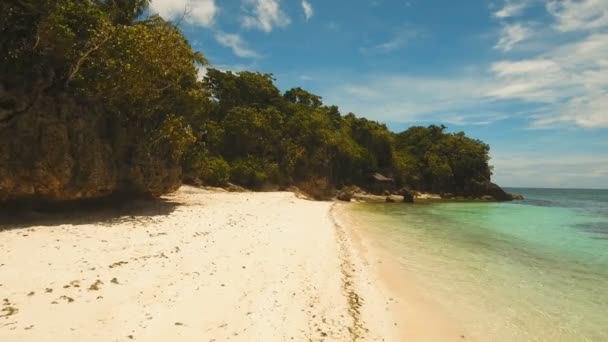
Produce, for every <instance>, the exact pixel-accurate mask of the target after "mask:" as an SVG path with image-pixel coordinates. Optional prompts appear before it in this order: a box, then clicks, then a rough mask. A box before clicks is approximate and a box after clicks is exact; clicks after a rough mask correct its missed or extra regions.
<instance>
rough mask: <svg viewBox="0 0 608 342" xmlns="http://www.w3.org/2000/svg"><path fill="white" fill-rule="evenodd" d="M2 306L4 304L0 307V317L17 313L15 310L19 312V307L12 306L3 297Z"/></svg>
mask: <svg viewBox="0 0 608 342" xmlns="http://www.w3.org/2000/svg"><path fill="white" fill-rule="evenodd" d="M3 306H4V308H2V310H0V312H2V315H0V317H4V318H8V317H10V316H12V315H15V314H17V312H19V309H17V308H16V307H14V306H12V304H11V302H9V300H8V299H4V304H3Z"/></svg>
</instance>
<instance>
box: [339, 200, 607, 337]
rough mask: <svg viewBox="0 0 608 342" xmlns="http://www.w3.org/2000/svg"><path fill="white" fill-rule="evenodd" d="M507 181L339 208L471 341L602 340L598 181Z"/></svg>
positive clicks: (603, 236) (603, 275) (603, 209)
mask: <svg viewBox="0 0 608 342" xmlns="http://www.w3.org/2000/svg"><path fill="white" fill-rule="evenodd" d="M508 190H509V191H511V192H516V193H521V194H523V195H524V196H525V197H526V199H525V200H523V201H515V202H505V203H480V202H443V203H442V202H434V203H433V202H428V203H419V204H414V205H404V204H356V205H352V206H350V209H348V210H349V211H351V212H352V213H351V214H352V215H353V216H354V217H355V218H356V219H357V221H358V222H360V229H364V230H365V234H371V235H373V240H374V241H375V244H376V247H378V248H382V249H383V250H385V251H387V252H389V253H390V255H391V256H392V257H393V258H394V261H395V264H396V265H397V267H399V268H403V270H405V271H407V274H413V275H415V278H416V279H415V281H417V282H418V283H419V284H420V285H421V286H422V287H423V288H425V289H428V291H429V294H430V295H432V296H433V297H434V298H435V299H437V300H438V301H440V302H441V303H443V304H444V306H445V307H446V308H447V310H448V311H451V314H453V316H455V317H458V318H459V319H460V320H461V321H462V324H463V325H464V326H465V327H466V328H467V329H468V330H470V331H471V333H472V337H474V338H476V339H477V340H484V341H608V190H574V189H524V188H519V189H508ZM403 281H404V282H406V281H411V279H403Z"/></svg>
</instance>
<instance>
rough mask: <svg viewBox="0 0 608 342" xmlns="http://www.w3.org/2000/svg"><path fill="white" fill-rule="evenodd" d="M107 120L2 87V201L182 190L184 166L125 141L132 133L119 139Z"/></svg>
mask: <svg viewBox="0 0 608 342" xmlns="http://www.w3.org/2000/svg"><path fill="white" fill-rule="evenodd" d="M21 94H36V93H35V92H34V93H32V92H25V91H24V92H22V93H21ZM108 117H109V116H108V115H107V113H102V112H100V111H99V110H96V108H95V106H91V105H86V104H79V103H77V102H76V101H75V100H73V99H72V98H70V97H67V96H65V95H61V94H54V95H48V94H43V93H38V95H19V93H17V94H16V93H15V92H8V91H6V90H5V88H4V87H3V86H2V85H1V82H0V201H10V200H50V201H57V200H76V199H90V198H98V197H103V196H107V195H110V194H115V193H120V192H124V193H129V194H145V195H152V196H158V195H161V194H163V193H166V192H170V191H173V190H175V189H177V188H178V187H179V185H180V183H181V179H180V178H181V167H180V165H179V164H178V163H176V162H173V161H172V160H171V159H172V158H170V157H169V158H167V153H166V151H157V152H156V153H150V152H149V151H148V152H144V151H142V150H141V149H138V148H135V147H134V146H133V145H132V144H130V143H124V142H123V140H124V139H128V134H127V135H126V136H127V138H125V137H124V136H123V137H122V139H123V140H120V139H119V135H118V134H116V132H117V131H120V129H117V127H115V123H112V122H111V120H109V119H108Z"/></svg>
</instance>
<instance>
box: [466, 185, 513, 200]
mask: <svg viewBox="0 0 608 342" xmlns="http://www.w3.org/2000/svg"><path fill="white" fill-rule="evenodd" d="M464 196H465V197H473V198H479V199H483V200H488V201H490V200H494V201H512V200H514V199H522V198H523V196H521V195H519V197H521V198H519V197H517V196H514V195H512V194H509V193H507V192H505V191H504V190H503V189H502V188H501V187H500V186H498V185H496V184H494V183H492V182H490V181H486V182H481V183H477V184H472V185H469V186H468V187H467V189H466V190H465V193H464Z"/></svg>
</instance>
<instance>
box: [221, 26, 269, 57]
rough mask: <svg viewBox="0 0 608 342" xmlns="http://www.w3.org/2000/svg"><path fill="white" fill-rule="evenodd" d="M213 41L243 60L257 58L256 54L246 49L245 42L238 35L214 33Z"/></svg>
mask: <svg viewBox="0 0 608 342" xmlns="http://www.w3.org/2000/svg"><path fill="white" fill-rule="evenodd" d="M215 40H217V42H218V43H220V44H221V45H223V46H225V47H228V48H230V49H232V52H234V54H235V55H237V56H239V57H244V58H259V57H260V55H258V53H257V52H255V51H254V50H251V49H250V48H248V47H247V44H246V43H245V41H244V40H243V39H242V38H241V36H239V35H238V34H233V33H226V32H222V31H217V32H216V33H215Z"/></svg>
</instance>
